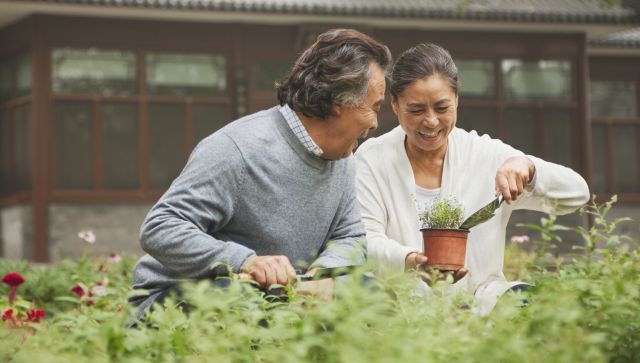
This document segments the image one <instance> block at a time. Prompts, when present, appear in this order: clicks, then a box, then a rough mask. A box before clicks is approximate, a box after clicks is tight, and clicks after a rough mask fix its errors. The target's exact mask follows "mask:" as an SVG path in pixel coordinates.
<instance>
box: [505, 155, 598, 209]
mask: <svg viewBox="0 0 640 363" xmlns="http://www.w3.org/2000/svg"><path fill="white" fill-rule="evenodd" d="M527 157H528V158H529V159H530V160H531V161H532V162H533V164H534V165H535V167H536V174H535V182H534V183H532V184H533V188H531V190H527V191H525V194H524V198H519V199H518V200H517V201H516V202H515V203H514V208H515V209H531V210H536V211H540V212H545V213H553V214H567V213H571V212H573V211H575V210H576V209H578V208H580V207H582V206H583V205H585V204H586V203H587V202H588V201H589V187H588V186H587V182H586V181H585V180H584V178H582V176H580V174H578V173H576V172H575V171H573V170H571V169H569V168H567V167H564V166H562V165H558V164H554V163H551V162H548V161H544V160H542V159H540V158H537V157H535V156H531V155H527Z"/></svg>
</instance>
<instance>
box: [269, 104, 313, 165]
mask: <svg viewBox="0 0 640 363" xmlns="http://www.w3.org/2000/svg"><path fill="white" fill-rule="evenodd" d="M278 109H279V111H280V113H281V114H282V116H284V119H285V120H287V124H288V125H289V127H290V128H291V130H292V131H293V133H294V134H296V136H297V137H298V140H300V142H301V143H302V145H304V147H305V148H306V149H307V150H309V152H310V153H312V154H313V155H315V156H317V157H319V158H320V157H322V155H323V154H324V151H322V149H321V148H320V147H319V146H318V145H316V143H315V142H313V139H312V138H311V136H309V133H308V132H307V129H305V128H304V125H303V124H302V121H300V119H299V118H298V115H296V113H295V112H294V111H293V110H292V109H291V107H289V105H287V104H286V103H285V104H284V105H282V106H278Z"/></svg>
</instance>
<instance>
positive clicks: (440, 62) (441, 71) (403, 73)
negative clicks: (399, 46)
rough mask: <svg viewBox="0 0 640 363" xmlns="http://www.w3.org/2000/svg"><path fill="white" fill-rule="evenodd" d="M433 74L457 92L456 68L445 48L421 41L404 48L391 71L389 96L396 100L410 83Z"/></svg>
mask: <svg viewBox="0 0 640 363" xmlns="http://www.w3.org/2000/svg"><path fill="white" fill-rule="evenodd" d="M434 74H437V75H440V76H441V77H444V78H445V79H446V80H447V81H448V82H449V85H450V86H451V89H453V92H454V93H455V94H456V95H457V94H458V68H457V67H456V64H455V63H454V62H453V59H452V58H451V54H449V52H448V51H447V50H446V49H444V48H442V47H441V46H439V45H437V44H432V43H423V44H419V45H416V46H415V47H413V48H411V49H408V50H406V51H405V52H404V53H402V54H401V55H400V57H398V59H397V60H396V63H395V64H394V65H393V70H392V71H391V86H390V87H389V91H390V92H391V97H393V99H394V100H397V99H398V97H399V96H400V95H401V94H402V92H404V90H405V89H406V88H407V87H408V86H409V85H410V84H412V83H413V82H415V81H417V80H419V79H423V78H426V77H429V76H432V75H434Z"/></svg>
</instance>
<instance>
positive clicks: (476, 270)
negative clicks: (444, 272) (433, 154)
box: [356, 126, 589, 309]
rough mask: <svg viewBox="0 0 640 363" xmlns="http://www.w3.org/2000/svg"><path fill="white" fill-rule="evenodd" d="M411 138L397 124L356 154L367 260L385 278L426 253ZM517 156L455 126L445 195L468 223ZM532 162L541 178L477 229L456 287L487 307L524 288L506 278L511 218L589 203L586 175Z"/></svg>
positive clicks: (446, 163)
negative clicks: (409, 259)
mask: <svg viewBox="0 0 640 363" xmlns="http://www.w3.org/2000/svg"><path fill="white" fill-rule="evenodd" d="M404 140H405V133H404V131H403V130H402V128H401V127H400V126H398V127H396V128H395V129H393V130H392V131H390V132H388V133H386V134H384V135H382V136H380V137H376V138H371V139H369V140H367V141H366V142H365V143H364V144H362V145H361V146H360V148H359V149H358V150H357V152H356V160H357V191H358V202H359V204H360V208H361V212H362V218H363V222H364V225H365V227H366V230H367V241H368V256H369V257H368V258H369V259H371V260H373V261H374V262H375V264H376V266H377V268H378V270H379V272H380V273H382V274H389V273H401V272H402V271H403V270H404V260H405V257H406V256H407V254H409V253H410V252H414V251H418V252H422V250H423V247H422V235H421V233H420V225H419V220H418V211H417V209H416V198H415V179H414V175H413V171H412V169H411V164H410V163H409V159H408V157H407V153H406V151H405V146H404ZM515 155H523V153H522V152H520V151H518V150H516V149H514V148H512V147H511V146H509V145H506V144H504V143H503V142H501V141H500V140H496V139H491V138H490V137H489V136H487V135H483V136H478V134H477V133H476V132H475V131H471V132H467V131H465V130H462V129H459V128H454V129H453V131H452V132H451V133H450V134H449V137H448V146H447V152H446V156H445V160H444V166H443V173H442V182H441V187H440V196H441V197H446V196H453V197H455V198H456V199H457V200H458V201H459V202H460V203H461V204H462V206H463V208H464V213H465V218H466V217H467V216H469V215H470V214H471V213H473V212H474V211H476V210H477V209H479V208H480V207H482V206H484V205H486V204H487V203H489V202H490V201H491V200H492V199H494V198H495V196H494V195H495V175H496V171H497V170H498V168H499V167H500V166H501V165H502V163H503V162H504V161H505V160H506V159H507V158H509V157H511V156H515ZM527 157H529V158H530V159H531V160H532V161H533V163H534V164H535V168H536V172H535V176H534V180H533V181H532V183H530V184H529V186H528V187H527V188H526V190H525V192H524V193H523V195H521V196H520V197H519V198H518V200H517V201H516V202H514V203H512V204H511V205H507V204H506V203H505V204H503V205H502V207H501V208H499V209H498V211H497V212H496V215H495V217H493V218H492V219H491V220H489V221H488V222H485V223H484V224H481V225H478V226H476V227H474V228H473V229H472V230H471V233H470V234H469V238H468V245H467V255H466V262H465V266H466V267H467V268H468V269H469V271H470V274H469V275H468V276H466V277H465V278H464V279H462V280H460V281H459V282H458V283H456V284H455V285H456V287H457V288H462V289H464V290H465V291H466V292H468V293H475V295H476V299H477V300H478V299H479V300H481V301H480V303H481V304H483V305H486V306H489V307H488V309H490V308H492V307H493V305H494V303H495V301H496V300H497V297H498V296H499V295H500V294H502V293H503V292H504V291H506V290H507V289H509V288H510V287H511V286H513V285H515V284H518V283H519V282H518V281H515V282H507V281H506V279H505V276H504V274H503V273H502V267H503V259H504V247H505V233H506V228H507V223H508V221H509V217H510V216H511V212H512V211H513V210H515V209H531V210H536V211H543V212H548V213H554V214H565V213H569V212H571V211H574V210H575V209H577V208H579V207H581V206H583V205H584V204H585V203H586V202H587V201H588V200H589V189H588V187H587V184H586V182H585V181H584V179H583V178H582V177H581V176H580V175H579V174H577V173H576V172H574V171H573V170H571V169H569V168H566V167H564V166H561V165H557V164H554V163H550V162H547V161H544V160H542V159H539V158H536V157H534V156H529V155H527ZM483 299H484V300H487V301H486V302H483V301H482V300H483Z"/></svg>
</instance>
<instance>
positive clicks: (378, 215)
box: [356, 145, 419, 275]
mask: <svg viewBox="0 0 640 363" xmlns="http://www.w3.org/2000/svg"><path fill="white" fill-rule="evenodd" d="M363 146H364V145H363ZM370 157H371V155H364V154H359V153H356V165H357V178H356V186H357V192H358V203H359V205H360V210H361V213H362V221H363V223H364V226H365V229H366V231H367V242H368V244H367V246H368V251H369V258H370V259H371V260H372V261H373V263H374V264H375V266H376V268H377V269H378V270H379V271H380V272H382V273H383V274H385V275H388V274H397V273H401V272H403V271H404V268H405V257H406V256H407V255H408V254H409V253H411V252H419V251H416V250H415V249H413V248H410V247H408V246H405V245H403V244H401V243H400V242H398V241H396V240H393V239H391V238H389V237H387V233H386V230H387V223H389V216H388V213H387V209H386V207H385V203H384V200H383V197H382V195H383V191H384V188H385V186H384V183H383V181H381V180H379V178H376V174H377V173H375V171H374V170H375V169H374V168H375V167H374V166H373V165H372V163H371V162H370V161H369V159H370Z"/></svg>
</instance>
